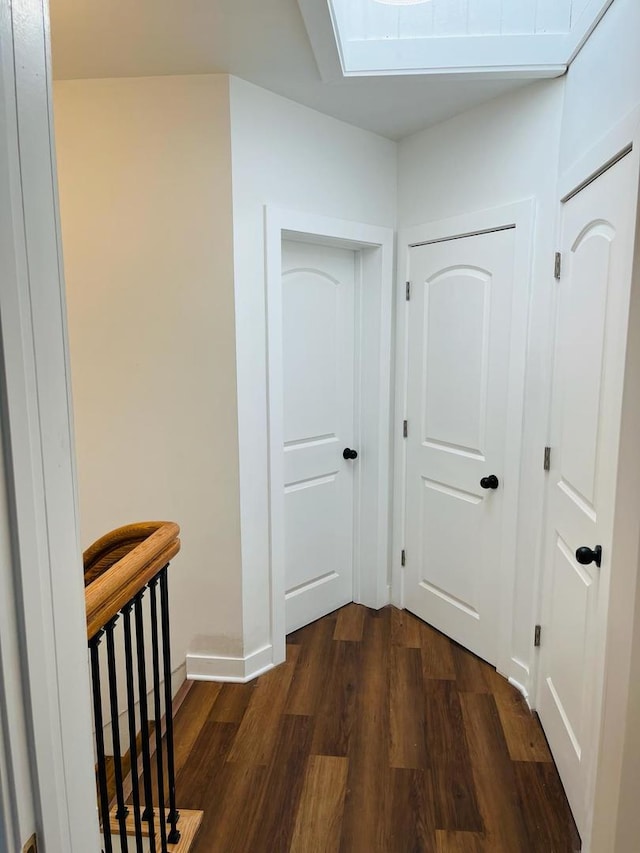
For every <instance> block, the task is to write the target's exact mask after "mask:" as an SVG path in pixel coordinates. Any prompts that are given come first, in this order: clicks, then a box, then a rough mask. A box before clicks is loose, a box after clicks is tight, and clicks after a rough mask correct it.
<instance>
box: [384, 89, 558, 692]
mask: <svg viewBox="0 0 640 853" xmlns="http://www.w3.org/2000/svg"><path fill="white" fill-rule="evenodd" d="M562 89H563V81H562V80H553V81H548V82H547V81H545V82H542V83H536V84H534V85H531V86H528V87H527V88H526V89H523V90H521V91H519V92H516V93H514V94H512V95H507V96H504V97H502V98H499V99H496V100H494V101H491V102H490V103H488V104H485V105H483V106H480V107H478V108H477V109H474V110H470V111H468V112H466V113H463V114H462V115H460V116H457V117H456V118H453V119H451V120H450V121H447V122H444V123H443V124H440V125H437V126H436V127H433V128H430V129H428V130H426V131H423V132H422V133H418V134H415V135H414V136H410V137H408V138H407V139H405V140H403V141H402V142H401V143H400V146H399V166H398V168H399V189H398V210H399V226H400V227H406V226H411V225H419V224H421V223H425V222H429V221H435V220H440V219H446V218H449V217H452V216H456V215H458V214H467V213H470V212H472V211H478V210H483V209H486V208H492V207H497V206H500V205H505V204H510V203H513V202H517V201H520V200H523V199H527V198H535V199H536V204H537V216H536V232H535V244H534V256H533V258H534V265H533V278H532V298H531V306H530V322H529V328H530V332H529V337H530V340H529V346H528V366H527V379H526V397H525V423H524V443H523V466H522V483H521V495H522V503H521V513H520V519H521V520H520V525H519V530H518V544H517V566H516V573H517V576H516V591H515V601H514V618H513V639H512V648H511V657H512V658H513V659H514V663H513V669H512V671H511V672H509V673H508V674H509V675H511V676H512V677H514V678H516V680H517V681H518V682H520V683H523V684H524V686H525V687H527V688H530V687H531V686H532V684H531V677H530V676H527V671H526V670H527V669H529V670H530V669H531V665H532V661H533V651H534V650H533V627H534V622H535V618H534V616H535V614H536V613H537V608H536V603H537V597H538V571H537V566H538V549H539V546H540V525H541V515H540V511H541V507H542V502H543V497H544V474H543V470H542V454H543V449H544V446H545V444H546V443H547V434H546V428H547V412H548V406H549V390H548V389H549V373H550V364H549V346H550V334H551V317H552V313H551V297H552V292H553V282H554V280H553V253H554V250H555V221H556V206H555V187H556V177H557V175H556V164H557V158H558V145H559V132H560V118H561V110H562ZM517 662H519V663H517Z"/></svg>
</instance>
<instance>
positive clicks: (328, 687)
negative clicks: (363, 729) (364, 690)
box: [311, 641, 360, 756]
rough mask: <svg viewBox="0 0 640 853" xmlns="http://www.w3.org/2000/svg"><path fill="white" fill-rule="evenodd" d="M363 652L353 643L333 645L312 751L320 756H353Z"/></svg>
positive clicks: (323, 683)
mask: <svg viewBox="0 0 640 853" xmlns="http://www.w3.org/2000/svg"><path fill="white" fill-rule="evenodd" d="M359 660H360V656H359V649H358V646H357V644H355V643H353V642H349V641H345V642H342V641H341V642H335V641H334V642H333V643H332V647H331V650H330V653H329V655H328V657H327V660H326V663H328V671H327V674H326V678H325V679H324V680H323V681H322V682H321V685H322V699H321V703H320V706H319V708H318V714H317V716H316V718H315V728H314V733H313V743H312V745H311V751H312V752H313V753H314V754H316V755H334V756H346V755H348V754H349V748H350V744H351V737H352V731H353V726H354V719H355V714H356V685H357V682H358V666H359Z"/></svg>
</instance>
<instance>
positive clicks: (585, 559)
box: [576, 545, 602, 568]
mask: <svg viewBox="0 0 640 853" xmlns="http://www.w3.org/2000/svg"><path fill="white" fill-rule="evenodd" d="M576 560H577V561H578V562H579V563H580V565H581V566H590V565H591V563H595V564H596V566H597V567H598V568H600V564H601V563H602V546H601V545H596V547H595V548H594V549H593V550H592V549H591V548H587V546H586V545H583V546H582V548H578V550H577V551H576Z"/></svg>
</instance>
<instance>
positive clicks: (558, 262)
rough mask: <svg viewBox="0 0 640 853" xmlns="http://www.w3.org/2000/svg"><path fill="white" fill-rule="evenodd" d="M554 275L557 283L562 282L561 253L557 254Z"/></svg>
mask: <svg viewBox="0 0 640 853" xmlns="http://www.w3.org/2000/svg"><path fill="white" fill-rule="evenodd" d="M553 275H554V278H555V279H556V281H560V276H561V275H562V255H561V254H560V252H556V258H555V262H554V266H553Z"/></svg>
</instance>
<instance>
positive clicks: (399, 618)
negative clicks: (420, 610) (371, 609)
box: [391, 607, 423, 649]
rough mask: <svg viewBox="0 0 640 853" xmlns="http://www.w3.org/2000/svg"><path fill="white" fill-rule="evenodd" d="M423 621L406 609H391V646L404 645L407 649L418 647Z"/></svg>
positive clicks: (420, 644)
mask: <svg viewBox="0 0 640 853" xmlns="http://www.w3.org/2000/svg"><path fill="white" fill-rule="evenodd" d="M422 624H423V623H421V622H420V620H419V619H418V618H417V617H415V616H414V615H413V614H412V613H409V611H408V610H398V609H397V608H396V607H394V608H392V610H391V644H392V645H393V646H404V647H405V648H408V649H419V648H421V647H422V630H421V625H422Z"/></svg>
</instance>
